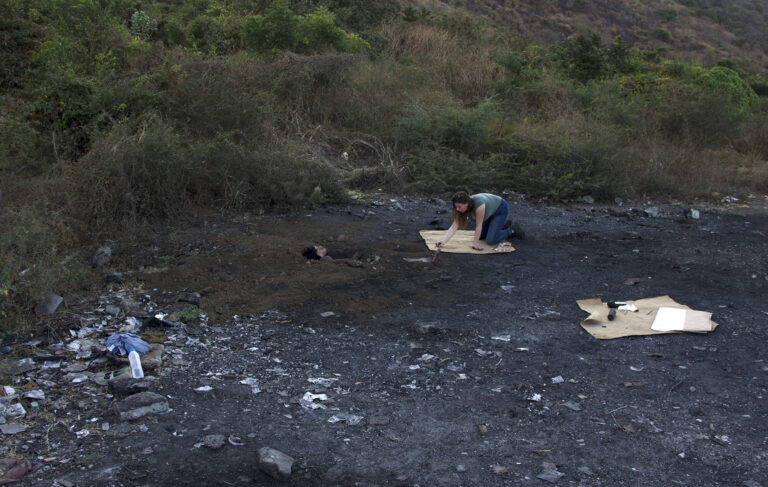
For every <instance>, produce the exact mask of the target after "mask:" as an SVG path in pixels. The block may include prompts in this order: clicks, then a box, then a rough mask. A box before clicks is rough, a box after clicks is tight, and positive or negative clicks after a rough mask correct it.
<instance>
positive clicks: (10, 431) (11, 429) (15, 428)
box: [0, 423, 27, 435]
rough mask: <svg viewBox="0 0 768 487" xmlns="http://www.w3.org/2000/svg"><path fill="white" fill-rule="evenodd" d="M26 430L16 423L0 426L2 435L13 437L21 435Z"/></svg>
mask: <svg viewBox="0 0 768 487" xmlns="http://www.w3.org/2000/svg"><path fill="white" fill-rule="evenodd" d="M26 430H27V427H26V426H24V425H21V424H17V423H8V424H0V431H1V432H2V433H3V434H4V435H15V434H16V433H21V432H22V431H26Z"/></svg>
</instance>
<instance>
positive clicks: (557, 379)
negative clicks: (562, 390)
mask: <svg viewBox="0 0 768 487" xmlns="http://www.w3.org/2000/svg"><path fill="white" fill-rule="evenodd" d="M563 382H565V379H563V376H561V375H558V376H557V377H552V383H553V384H562V383H563Z"/></svg>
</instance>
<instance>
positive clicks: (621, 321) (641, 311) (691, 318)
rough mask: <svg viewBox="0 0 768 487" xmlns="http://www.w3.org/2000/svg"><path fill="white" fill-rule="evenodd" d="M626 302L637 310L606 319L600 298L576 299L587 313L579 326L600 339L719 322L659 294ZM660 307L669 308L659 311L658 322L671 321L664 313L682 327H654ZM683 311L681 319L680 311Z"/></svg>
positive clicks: (704, 327) (706, 326)
mask: <svg viewBox="0 0 768 487" xmlns="http://www.w3.org/2000/svg"><path fill="white" fill-rule="evenodd" d="M626 302H627V304H634V305H635V306H637V309H638V310H637V312H631V311H617V312H616V318H615V319H614V320H613V321H609V320H608V312H609V310H610V309H609V308H608V306H607V305H606V303H604V302H602V301H601V300H600V299H582V300H580V301H577V304H578V305H579V308H581V309H582V310H584V311H586V312H587V313H589V317H588V318H587V319H585V320H584V321H582V322H581V326H582V328H584V329H585V330H587V332H589V334H590V335H592V336H593V337H595V338H598V339H600V340H610V339H612V338H619V337H625V336H635V335H658V334H661V333H679V332H680V331H699V332H701V331H712V330H714V329H715V328H716V327H717V326H718V325H717V323H715V322H714V321H711V319H710V318H711V313H707V312H705V311H694V310H692V309H691V308H689V307H688V306H685V305H683V304H679V303H676V302H675V301H674V300H673V299H672V298H670V297H669V296H658V297H655V298H648V299H640V300H637V301H626ZM661 308H670V309H672V310H681V311H666V312H663V313H662V318H661V320H663V321H660V323H661V322H664V323H665V324H666V325H667V327H669V323H670V321H668V320H667V318H665V316H664V315H665V314H667V313H669V314H670V315H672V321H671V322H672V323H676V324H677V326H681V325H680V323H682V327H683V329H682V330H671V329H664V330H655V329H653V323H654V321H655V320H656V316H657V314H658V312H659V309H661ZM681 312H682V321H681V318H680V316H681V315H680V313H681Z"/></svg>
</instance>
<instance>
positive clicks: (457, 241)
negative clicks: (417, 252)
mask: <svg viewBox="0 0 768 487" xmlns="http://www.w3.org/2000/svg"><path fill="white" fill-rule="evenodd" d="M445 232H446V231H445V230H421V231H419V235H421V238H423V239H424V242H425V243H426V244H427V248H429V250H437V246H436V245H435V244H436V243H437V242H439V241H441V240H442V239H443V237H445ZM474 240H475V232H474V231H473V230H458V231H457V232H456V233H455V234H454V235H453V238H451V239H450V240H449V241H448V243H447V244H445V245H444V246H442V247H440V252H448V253H453V254H505V253H507V252H513V251H514V250H515V248H514V247H513V246H512V245H509V242H507V241H506V240H502V241H501V242H499V243H498V244H496V245H488V244H487V243H485V241H484V240H481V241H480V246H481V247H482V248H483V250H475V249H473V248H472V242H473V241H474ZM505 243H506V244H507V245H503V244H505Z"/></svg>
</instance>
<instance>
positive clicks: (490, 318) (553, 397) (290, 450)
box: [3, 197, 768, 487]
mask: <svg viewBox="0 0 768 487" xmlns="http://www.w3.org/2000/svg"><path fill="white" fill-rule="evenodd" d="M512 207H513V214H514V215H515V217H516V218H517V219H518V220H519V221H520V222H521V223H522V224H523V225H524V227H526V229H527V232H528V234H529V237H530V238H529V239H527V240H525V241H523V242H515V246H516V247H517V251H515V252H513V253H511V254H505V255H491V256H485V257H477V256H471V255H458V254H444V255H441V256H440V257H439V259H438V260H437V261H436V262H435V263H429V262H407V261H406V260H404V258H419V257H430V256H431V255H430V254H429V252H427V251H426V250H425V248H424V246H423V243H422V242H421V241H420V240H419V237H418V233H417V232H418V230H419V229H424V228H437V227H442V228H445V227H447V225H448V224H449V220H448V219H449V215H448V212H447V204H446V203H445V202H441V201H439V200H428V201H425V200H416V199H413V200H409V199H399V198H398V199H395V198H388V197H380V198H379V200H374V201H373V202H368V203H365V204H359V205H352V206H350V207H346V208H331V209H315V210H313V211H312V212H311V213H310V212H308V213H304V214H300V215H294V216H289V217H248V216H243V215H237V216H235V217H232V216H229V217H226V218H224V217H208V218H205V219H204V218H200V219H198V220H195V225H190V226H188V227H185V228H177V229H172V230H171V231H169V232H168V234H167V235H166V236H164V237H158V238H157V239H156V240H155V241H154V242H153V243H148V244H142V245H141V246H138V247H135V248H130V247H129V246H124V247H122V249H121V250H122V253H121V254H119V256H118V257H119V266H120V270H123V271H124V272H126V274H127V275H129V276H130V277H129V279H128V280H127V281H126V285H125V289H120V288H114V289H113V290H112V291H110V292H107V291H105V292H104V294H103V295H102V297H101V301H100V303H99V304H98V305H97V304H95V303H93V304H92V305H91V309H90V310H84V311H83V312H85V311H88V312H94V313H97V312H98V310H99V309H101V308H100V307H99V306H101V307H103V305H104V304H105V303H106V302H107V301H110V300H116V299H117V296H119V295H121V293H128V294H130V293H129V291H130V290H131V289H133V288H132V287H131V286H132V285H133V284H135V283H138V284H140V286H141V292H139V293H136V300H137V301H139V302H140V305H141V307H142V308H143V309H144V310H145V311H147V312H149V310H151V312H157V311H166V312H167V311H170V310H172V308H174V307H178V306H179V303H178V296H179V295H180V293H183V292H199V293H201V294H202V300H201V304H200V306H201V309H202V310H203V311H204V312H205V313H206V316H207V320H206V321H205V322H204V324H202V325H192V324H188V325H184V326H175V327H166V328H164V329H161V330H159V331H162V332H164V333H165V334H166V335H167V336H168V337H169V338H170V340H168V341H167V342H165V351H164V355H163V364H162V365H161V366H160V367H159V368H158V369H157V370H155V371H150V372H149V373H148V375H151V376H153V377H155V378H154V379H150V380H149V381H148V382H149V384H150V385H149V386H148V387H149V390H151V391H154V392H155V393H157V394H158V395H159V396H161V397H163V398H165V399H166V400H167V403H168V406H169V408H170V411H169V412H166V413H164V414H150V415H146V416H143V417H141V418H139V419H137V420H133V421H124V420H119V419H117V418H116V417H115V416H114V415H113V414H112V413H111V411H113V409H114V407H115V405H116V404H120V402H121V401H123V400H124V399H123V397H124V396H121V395H120V394H118V393H115V394H110V391H109V390H108V389H107V388H106V387H104V386H99V385H97V384H95V383H93V382H85V383H76V384H68V383H66V381H65V380H64V374H65V371H64V370H62V369H51V370H49V371H44V370H40V369H37V370H34V371H31V372H28V373H27V374H28V375H27V376H25V375H23V374H22V375H20V376H16V377H15V378H13V379H9V380H11V381H16V383H14V384H12V385H14V387H21V385H23V384H24V383H26V382H27V381H35V382H36V384H37V385H39V384H43V385H45V384H46V382H45V381H48V382H47V384H48V391H47V397H46V400H45V401H44V402H42V403H41V404H40V405H39V408H38V409H34V408H32V409H30V410H34V411H35V413H34V414H33V415H28V417H27V418H26V419H25V421H26V423H27V424H28V426H29V428H28V429H27V431H24V432H22V433H18V434H16V435H13V436H10V435H9V436H5V437H4V438H3V440H4V446H5V448H6V454H8V453H11V452H12V453H14V454H17V455H22V456H24V457H25V458H28V459H29V460H30V461H31V462H32V464H33V469H32V471H31V472H30V473H28V474H27V475H26V476H25V477H24V479H23V480H22V482H20V483H19V485H41V486H50V485H77V486H80V485H83V486H84V485H105V486H106V485H114V486H118V485H137V486H139V485H141V486H143V485H152V486H155V485H157V486H161V485H190V486H192V485H194V486H224V485H272V484H274V483H275V482H276V481H275V480H273V479H272V478H271V477H269V476H267V475H266V474H265V473H264V472H263V471H261V470H259V468H258V449H259V448H260V447H263V446H269V447H272V448H275V449H277V450H280V451H282V452H284V453H286V454H288V455H290V456H292V457H293V458H294V459H295V463H294V464H293V469H292V473H291V475H290V476H288V477H287V478H285V479H283V480H281V481H280V482H282V484H284V485H318V486H320V485H323V486H324V485H342V486H346V485H403V486H406V485H409V486H412V485H422V486H424V485H446V486H454V485H456V486H458V485H483V486H486V485H488V486H493V485H549V484H550V483H556V484H557V485H584V486H603V485H604V486H616V485H626V486H636V485H653V486H669V485H686V486H707V485H739V486H741V485H745V486H748V487H755V486H760V485H762V486H765V485H768V467H766V465H768V463H766V460H767V459H766V453H765V452H766V451H767V450H766V447H767V446H768V429H766V427H765V424H766V419H768V418H766V415H768V406H766V404H768V402H767V401H766V394H768V392H767V391H766V385H767V383H768V362H766V356H765V352H764V343H765V340H766V338H768V328H767V325H768V307H766V306H765V304H764V303H765V295H766V288H768V263H766V258H765V249H766V244H767V243H768V218H766V216H765V215H764V214H752V215H749V216H743V215H738V214H735V212H733V214H729V213H728V212H710V211H703V212H702V214H701V217H700V219H698V220H694V219H690V218H685V217H684V215H683V213H684V212H683V209H680V208H661V212H660V215H659V216H658V217H650V216H649V215H648V214H647V213H645V212H643V211H642V209H632V208H594V207H589V206H578V207H569V208H566V207H559V206H544V205H532V204H528V203H525V202H523V201H515V202H514V204H513V205H512ZM312 243H320V244H323V245H325V246H326V247H327V248H328V249H329V250H330V254H331V255H332V256H334V255H335V256H336V257H337V259H336V260H335V261H333V262H311V263H308V262H307V261H306V260H305V259H304V258H302V257H301V256H300V251H301V248H302V247H303V246H305V245H309V244H312ZM630 278H637V284H635V285H632V286H629V285H626V284H625V282H626V281H627V280H628V279H630ZM659 295H670V296H671V297H672V298H673V299H675V300H676V301H678V302H679V303H682V304H686V305H688V306H690V307H691V308H694V309H700V310H706V311H711V312H713V314H714V315H713V319H714V320H715V321H717V322H718V323H719V324H720V327H719V328H718V329H717V330H716V331H715V332H713V333H710V334H706V335H694V334H671V335H657V336H652V337H631V338H622V339H616V340H608V341H600V340H596V339H594V338H592V337H591V336H590V335H589V334H588V333H586V332H585V331H584V330H583V329H582V328H581V327H580V326H579V322H580V321H581V320H582V319H584V318H585V317H586V315H585V313H583V312H582V311H581V310H580V309H579V308H578V307H577V305H576V300H578V299H583V298H592V297H599V298H602V299H603V300H621V299H641V298H645V297H653V296H659ZM124 318H125V315H124V314H121V315H120V316H119V317H118V318H117V320H115V321H120V320H123V319H124ZM145 326H147V325H145ZM108 329H109V327H107V328H106V329H105V330H102V334H103V333H105V332H106V331H107V330H108ZM41 346H42V345H38V347H41ZM15 358H17V357H15ZM69 362H71V363H77V360H75V359H74V358H73V357H70V358H69ZM88 364H89V365H88V368H89V369H90V370H92V371H94V370H95V371H103V370H109V368H110V367H113V368H114V365H111V364H110V363H109V362H103V361H102V362H99V361H91V362H89V363H88ZM247 379H251V380H250V381H248V380H247ZM561 379H562V381H561ZM242 381H246V384H243V383H242ZM196 389H198V390H196ZM307 392H309V393H312V394H318V395H322V394H324V395H325V396H324V397H323V396H321V397H316V398H315V399H313V400H309V399H307V397H309V396H305V394H306V393H307ZM537 396H540V400H532V399H533V398H535V397H537ZM302 398H304V402H303V403H302ZM313 408H316V409H313ZM30 416H32V417H30ZM94 418H96V419H94ZM332 421H336V422H332ZM105 423H107V427H105V426H104V424H105ZM84 430H88V433H87V434H83V433H78V432H82V431H84ZM209 435H223V436H224V438H229V437H230V436H233V437H236V438H235V440H237V439H240V440H242V441H240V442H242V443H244V444H243V445H238V446H235V445H232V444H230V443H229V442H228V441H227V442H225V445H224V446H223V447H221V448H210V447H208V446H205V445H202V444H203V443H205V441H204V438H205V437H206V436H209ZM235 442H236V443H239V442H238V441H235ZM56 479H58V482H59V483H58V484H54V481H55V480H56Z"/></svg>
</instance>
